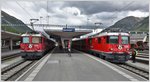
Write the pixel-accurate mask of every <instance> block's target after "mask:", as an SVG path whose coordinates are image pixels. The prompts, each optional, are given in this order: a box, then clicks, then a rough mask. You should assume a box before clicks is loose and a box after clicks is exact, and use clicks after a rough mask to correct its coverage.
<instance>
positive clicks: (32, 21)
mask: <svg viewBox="0 0 150 82" xmlns="http://www.w3.org/2000/svg"><path fill="white" fill-rule="evenodd" d="M37 21H39V19H30V24H31V27H32V29H33V30H34V27H33V24H34V23H35V22H37Z"/></svg>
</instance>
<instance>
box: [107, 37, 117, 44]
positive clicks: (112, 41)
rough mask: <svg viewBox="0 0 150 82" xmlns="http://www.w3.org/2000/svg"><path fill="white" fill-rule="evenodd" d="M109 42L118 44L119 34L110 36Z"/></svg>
mask: <svg viewBox="0 0 150 82" xmlns="http://www.w3.org/2000/svg"><path fill="white" fill-rule="evenodd" d="M108 43H110V44H118V43H119V42H118V36H109V39H108Z"/></svg>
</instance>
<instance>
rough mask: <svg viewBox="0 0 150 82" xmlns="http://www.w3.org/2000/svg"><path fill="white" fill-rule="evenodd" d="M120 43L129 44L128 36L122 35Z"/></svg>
mask: <svg viewBox="0 0 150 82" xmlns="http://www.w3.org/2000/svg"><path fill="white" fill-rule="evenodd" d="M121 39H122V44H129V37H128V36H122V37H121Z"/></svg>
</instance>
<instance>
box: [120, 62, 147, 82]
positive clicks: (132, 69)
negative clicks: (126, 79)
mask: <svg viewBox="0 0 150 82" xmlns="http://www.w3.org/2000/svg"><path fill="white" fill-rule="evenodd" d="M118 66H119V67H121V68H124V69H126V70H128V71H130V72H133V73H135V74H137V75H139V76H141V77H143V78H145V79H147V80H149V72H148V71H145V70H142V69H139V68H137V67H134V66H131V65H128V64H120V65H118Z"/></svg>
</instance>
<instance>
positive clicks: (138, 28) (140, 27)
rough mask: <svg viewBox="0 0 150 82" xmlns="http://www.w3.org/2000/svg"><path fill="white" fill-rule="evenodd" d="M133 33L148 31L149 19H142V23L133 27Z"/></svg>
mask: <svg viewBox="0 0 150 82" xmlns="http://www.w3.org/2000/svg"><path fill="white" fill-rule="evenodd" d="M133 31H146V32H148V31H149V17H146V18H144V19H143V20H142V21H140V22H139V23H137V24H136V25H135V26H134V29H133Z"/></svg>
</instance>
